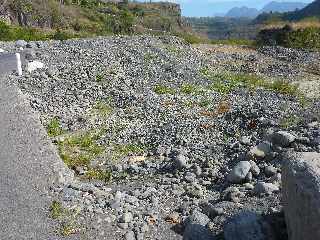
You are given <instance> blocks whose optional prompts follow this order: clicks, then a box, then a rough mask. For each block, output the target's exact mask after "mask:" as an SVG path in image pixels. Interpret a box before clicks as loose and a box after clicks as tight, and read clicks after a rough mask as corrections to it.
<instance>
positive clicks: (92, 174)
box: [85, 169, 112, 183]
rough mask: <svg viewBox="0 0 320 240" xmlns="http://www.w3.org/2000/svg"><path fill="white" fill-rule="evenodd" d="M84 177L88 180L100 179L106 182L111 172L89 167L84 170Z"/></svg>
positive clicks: (110, 176)
mask: <svg viewBox="0 0 320 240" xmlns="http://www.w3.org/2000/svg"><path fill="white" fill-rule="evenodd" d="M85 178H86V179H89V180H100V181H103V182H106V183H107V182H109V181H110V180H111V179H112V173H111V172H110V171H107V170H101V169H90V170H89V171H87V172H86V174H85Z"/></svg>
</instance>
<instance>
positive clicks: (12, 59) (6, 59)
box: [0, 53, 17, 75]
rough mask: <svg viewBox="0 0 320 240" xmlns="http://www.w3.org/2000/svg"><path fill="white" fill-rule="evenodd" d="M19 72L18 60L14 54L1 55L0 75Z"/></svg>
mask: <svg viewBox="0 0 320 240" xmlns="http://www.w3.org/2000/svg"><path fill="white" fill-rule="evenodd" d="M12 71H17V59H16V55H15V54H14V53H0V75H2V74H6V73H10V72H12Z"/></svg>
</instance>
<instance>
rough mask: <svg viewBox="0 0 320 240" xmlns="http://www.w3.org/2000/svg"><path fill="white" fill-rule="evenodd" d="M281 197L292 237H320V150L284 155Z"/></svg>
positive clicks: (293, 239)
mask: <svg viewBox="0 0 320 240" xmlns="http://www.w3.org/2000/svg"><path fill="white" fill-rule="evenodd" d="M282 196H283V201H282V202H283V207H284V213H285V217H286V222H287V228H288V234H289V239H290V240H302V239H314V240H316V239H320V221H319V219H320V201H319V199H320V154H319V153H315V152H308V153H287V154H286V155H285V156H284V164H283V168H282Z"/></svg>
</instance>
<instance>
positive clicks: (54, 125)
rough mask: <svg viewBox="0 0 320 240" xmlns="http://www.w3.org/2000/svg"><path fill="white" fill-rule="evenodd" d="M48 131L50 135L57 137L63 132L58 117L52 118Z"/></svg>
mask: <svg viewBox="0 0 320 240" xmlns="http://www.w3.org/2000/svg"><path fill="white" fill-rule="evenodd" d="M47 133H48V136H49V137H57V136H59V135H61V134H62V133H63V130H62V127H61V124H60V121H59V119H58V118H57V117H55V118H53V119H51V121H50V122H49V123H48V125H47Z"/></svg>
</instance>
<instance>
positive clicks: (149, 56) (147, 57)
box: [144, 53, 157, 62]
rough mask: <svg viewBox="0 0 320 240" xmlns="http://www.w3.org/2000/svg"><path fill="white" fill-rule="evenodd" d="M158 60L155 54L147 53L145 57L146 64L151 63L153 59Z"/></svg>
mask: <svg viewBox="0 0 320 240" xmlns="http://www.w3.org/2000/svg"><path fill="white" fill-rule="evenodd" d="M156 58H157V56H156V55H154V54H152V53H146V54H145V55H144V60H145V61H146V62H151V61H152V60H153V59H156Z"/></svg>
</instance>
